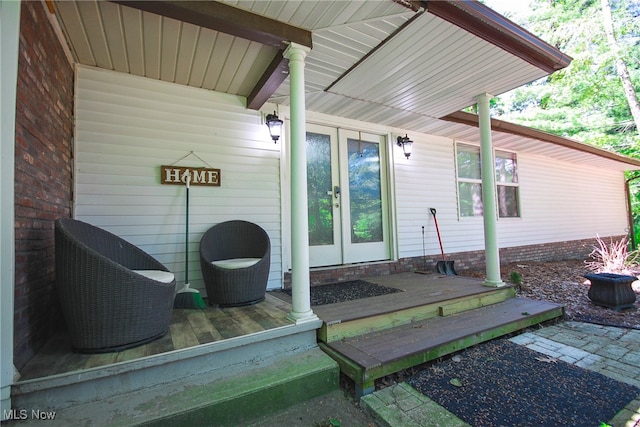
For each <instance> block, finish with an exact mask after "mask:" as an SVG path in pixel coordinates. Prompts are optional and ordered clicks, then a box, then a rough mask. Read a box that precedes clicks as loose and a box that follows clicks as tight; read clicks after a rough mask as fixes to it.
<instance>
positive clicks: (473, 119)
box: [440, 111, 640, 170]
mask: <svg viewBox="0 0 640 427" xmlns="http://www.w3.org/2000/svg"><path fill="white" fill-rule="evenodd" d="M442 120H443V121H445V122H450V123H456V124H458V126H445V129H446V130H441V131H440V132H445V133H447V134H450V135H451V136H453V137H455V138H458V139H460V140H464V141H467V142H474V143H480V135H479V132H478V131H477V128H478V127H479V120H478V116H477V115H476V114H471V113H466V112H463V111H458V112H455V113H452V114H448V115H447V116H444V117H442ZM491 131H492V140H493V142H494V145H495V146H496V147H497V148H503V149H508V150H513V151H520V152H522V151H525V152H532V153H537V154H541V155H546V156H550V157H554V158H558V159H563V160H567V161H572V162H578V163H587V164H599V165H601V166H607V167H609V168H614V169H619V170H640V160H639V159H635V158H632V157H628V156H624V155H622V154H618V153H614V152H612V151H608V150H604V149H601V148H597V147H594V146H592V145H589V144H585V143H583V142H579V141H576V140H573V139H569V138H564V137H561V136H558V135H553V134H550V133H547V132H543V131H539V130H536V129H532V128H529V127H526V126H521V125H517V124H514V123H509V122H505V121H502V120H498V119H491Z"/></svg>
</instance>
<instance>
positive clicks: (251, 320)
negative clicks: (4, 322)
mask: <svg viewBox="0 0 640 427" xmlns="http://www.w3.org/2000/svg"><path fill="white" fill-rule="evenodd" d="M290 311H291V305H290V304H289V303H287V302H285V301H283V300H281V299H279V298H275V297H273V296H271V295H270V294H269V293H268V294H267V296H266V298H265V300H264V301H263V302H261V303H259V304H255V305H251V306H246V307H229V308H214V307H208V308H207V309H205V310H185V309H174V310H173V315H172V319H171V324H170V326H169V331H168V332H167V334H166V335H165V336H163V337H162V338H159V339H157V340H155V341H152V342H150V343H147V344H144V345H142V346H139V347H135V348H132V349H128V350H125V351H120V352H113V353H103V354H80V353H74V352H73V351H72V349H71V343H70V341H69V338H68V336H67V335H66V334H65V333H58V334H56V335H55V336H53V337H52V338H51V339H50V340H49V341H48V342H47V344H46V345H45V346H44V347H43V348H42V349H41V350H40V351H39V352H38V354H36V355H35V356H34V357H33V358H32V359H31V360H30V361H29V362H28V363H27V365H26V366H25V367H24V369H22V371H21V375H22V376H21V380H29V379H35V378H44V377H49V376H53V375H56V374H62V373H67V372H73V371H80V370H84V369H90V368H95V367H100V366H106V365H110V364H114V363H118V362H126V361H130V360H134V359H139V358H142V357H146V356H153V355H157V354H161V353H167V352H170V351H174V350H181V349H185V348H190V347H195V346H198V345H201V344H207V343H211V342H214V341H221V340H224V339H228V338H234V337H238V336H242V335H248V334H252V333H256V332H261V331H265V330H268V329H273V328H278V327H281V326H286V325H291V324H292V322H291V321H290V320H287V319H286V317H285V316H286V315H287V313H289V312H290Z"/></svg>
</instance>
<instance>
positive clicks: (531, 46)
mask: <svg viewBox="0 0 640 427" xmlns="http://www.w3.org/2000/svg"><path fill="white" fill-rule="evenodd" d="M423 4H424V7H425V8H426V9H427V11H428V12H429V13H431V14H433V15H435V16H437V17H439V18H442V19H444V20H445V21H448V22H450V23H452V24H454V25H456V26H458V27H460V28H462V29H464V30H466V31H468V32H470V33H472V34H474V35H476V36H478V37H480V38H482V39H483V40H486V41H487V42H489V43H491V44H493V45H495V46H497V47H499V48H501V49H503V50H505V51H507V52H509V53H511V54H513V55H515V56H517V57H519V58H521V59H522V60H524V61H527V62H528V63H530V64H532V65H534V66H536V67H538V68H540V69H541V70H543V71H545V72H547V73H549V74H551V73H553V72H555V71H558V70H560V69H562V68H565V67H566V66H568V65H569V63H570V62H571V57H569V56H567V55H565V54H564V53H562V52H561V51H560V50H558V49H556V48H555V47H553V46H551V45H550V44H548V43H546V42H545V41H543V40H541V39H539V38H538V37H536V36H534V35H533V34H531V33H530V32H528V31H527V30H525V29H524V28H522V27H520V26H519V25H517V24H515V23H513V22H512V21H510V20H508V19H507V18H505V17H504V16H502V15H500V14H499V13H497V12H495V11H494V10H492V9H490V8H488V7H487V6H485V5H484V4H482V3H480V2H478V1H475V0H438V1H433V0H428V1H427V0H425V1H423Z"/></svg>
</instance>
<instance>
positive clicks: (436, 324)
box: [320, 298, 564, 398]
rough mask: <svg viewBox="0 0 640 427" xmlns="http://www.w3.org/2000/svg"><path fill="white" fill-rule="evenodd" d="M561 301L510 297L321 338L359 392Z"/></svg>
mask: <svg viewBox="0 0 640 427" xmlns="http://www.w3.org/2000/svg"><path fill="white" fill-rule="evenodd" d="M563 314H564V307H563V306H561V305H558V304H552V303H546V302H540V301H532V300H526V299H522V298H511V299H508V300H506V301H504V302H500V303H497V304H493V305H490V306H487V307H482V308H477V309H473V310H469V311H465V312H462V313H458V314H454V315H451V316H447V317H434V318H431V319H427V320H422V321H418V322H413V323H410V324H406V325H401V326H397V327H394V328H392V329H387V330H384V331H379V332H373V333H369V334H366V335H361V336H356V337H351V338H345V339H343V340H340V341H334V342H329V343H320V347H321V348H322V349H323V350H324V351H325V352H326V353H327V354H329V355H330V356H331V357H332V358H333V359H335V360H336V361H337V362H338V364H339V365H340V370H341V371H342V372H343V373H344V374H346V375H347V376H348V377H350V378H351V379H352V380H353V381H354V382H355V386H356V397H357V398H359V397H361V396H362V395H364V394H368V393H371V392H372V391H374V382H375V380H376V379H378V378H381V377H384V376H385V375H389V374H392V373H394V372H398V371H400V370H402V369H406V368H409V367H412V366H417V365H419V364H421V363H424V362H427V361H430V360H434V359H436V358H438V357H441V356H444V355H447V354H450V353H454V352H456V351H458V350H462V349H464V348H467V347H471V346H473V345H476V344H478V343H481V342H484V341H488V340H490V339H493V338H496V337H499V336H502V335H505V334H508V333H511V332H514V331H518V330H521V329H524V328H526V327H529V326H531V325H534V324H537V323H541V322H544V321H546V320H550V319H554V318H556V317H561V316H563Z"/></svg>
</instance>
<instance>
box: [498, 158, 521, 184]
mask: <svg viewBox="0 0 640 427" xmlns="http://www.w3.org/2000/svg"><path fill="white" fill-rule="evenodd" d="M496 181H497V182H510V183H516V182H518V169H517V162H516V155H515V153H505V152H502V151H499V152H496Z"/></svg>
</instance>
